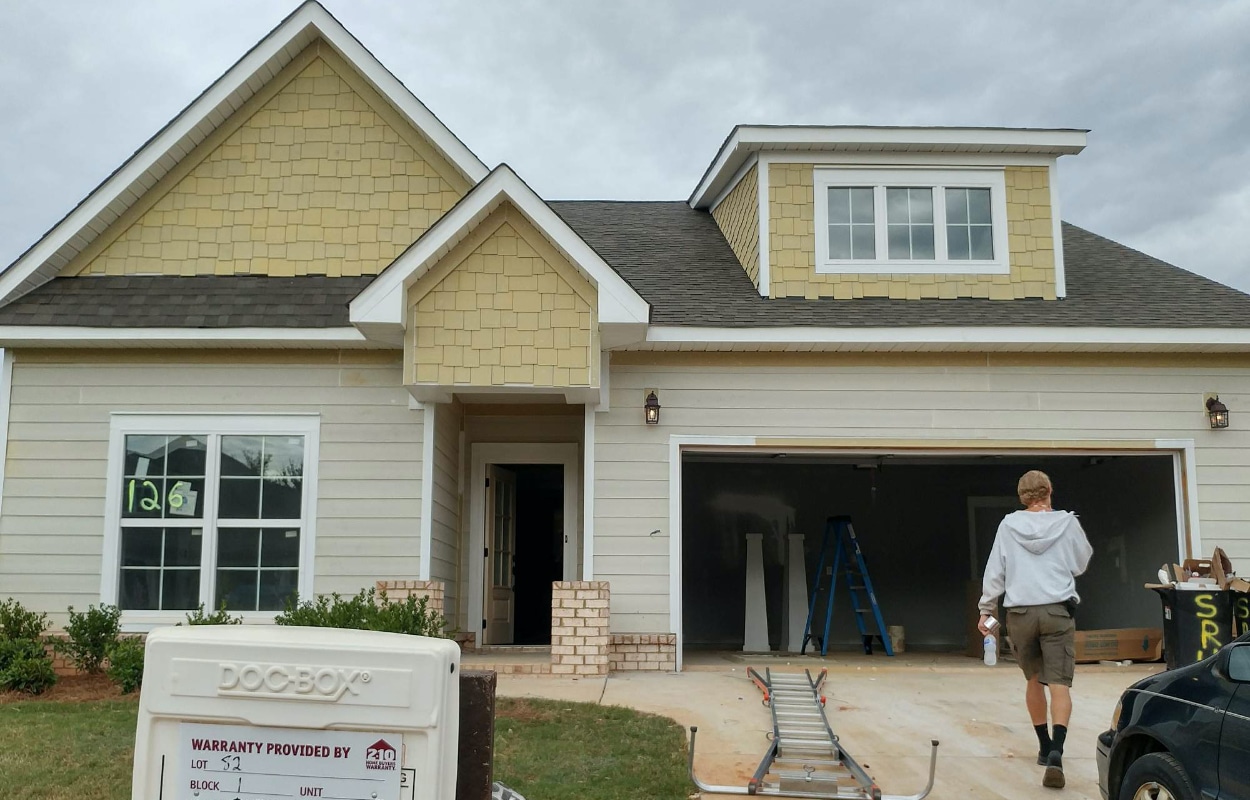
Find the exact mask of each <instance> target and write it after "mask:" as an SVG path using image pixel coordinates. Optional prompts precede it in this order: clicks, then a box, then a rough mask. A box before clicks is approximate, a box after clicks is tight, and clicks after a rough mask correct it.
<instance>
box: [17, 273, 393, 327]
mask: <svg viewBox="0 0 1250 800" xmlns="http://www.w3.org/2000/svg"><path fill="white" fill-rule="evenodd" d="M371 280H372V277H368V276H366V277H360V278H326V277H324V276H319V275H308V276H304V277H299V278H267V277H264V276H253V275H197V276H194V277H180V276H176V275H125V276H111V275H110V276H104V275H101V276H93V277H82V278H56V279H54V280H52V281H50V282H48V283H45V284H44V285H43V286H40V287H39V288H38V289H35V290H34V291H33V292H30V293H29V294H27V295H24V296H22V297H19V298H18V299H16V300H14V301H13V302H11V303H9V304H8V305H6V306H4V307H3V308H0V325H71V326H82V327H92V328H110V327H117V328H253V327H264V328H340V327H346V326H348V325H349V324H350V323H349V321H348V318H347V303H348V302H349V301H350V300H351V299H352V298H353V297H355V296H356V293H357V292H359V291H360V290H361V289H363V288H364V287H365V286H367V285H368V284H369V281H371Z"/></svg>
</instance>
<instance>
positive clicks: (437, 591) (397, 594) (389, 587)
mask: <svg viewBox="0 0 1250 800" xmlns="http://www.w3.org/2000/svg"><path fill="white" fill-rule="evenodd" d="M382 592H386V596H387V597H389V598H390V599H392V600H407V599H408V598H409V597H428V598H430V605H429V608H430V609H431V610H432V611H437V612H438V613H440V614H443V613H445V612H444V608H445V606H444V602H443V601H444V594H445V592H446V587H444V585H443V582H442V581H378V593H379V594H381V593H382Z"/></svg>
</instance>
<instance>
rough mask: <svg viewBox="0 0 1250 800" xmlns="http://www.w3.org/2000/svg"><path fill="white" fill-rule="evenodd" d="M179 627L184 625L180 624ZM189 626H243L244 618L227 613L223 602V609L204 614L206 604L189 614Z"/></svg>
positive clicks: (201, 604)
mask: <svg viewBox="0 0 1250 800" xmlns="http://www.w3.org/2000/svg"><path fill="white" fill-rule="evenodd" d="M178 624H179V625H181V624H182V623H181V622H179V623H178ZM187 624H188V625H242V624H243V617H232V616H230V614H229V612H227V611H226V604H225V603H224V602H223V603H222V604H221V607H220V608H218V609H217V610H216V611H214V612H212V613H211V614H205V613H204V604H203V603H200V607H199V608H197V609H196V610H194V611H192V612H191V613H190V614H187Z"/></svg>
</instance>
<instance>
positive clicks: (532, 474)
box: [507, 464, 564, 645]
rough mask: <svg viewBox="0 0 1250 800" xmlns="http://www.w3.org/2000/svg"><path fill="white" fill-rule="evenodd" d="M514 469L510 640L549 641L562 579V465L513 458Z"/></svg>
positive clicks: (527, 642) (510, 465)
mask: <svg viewBox="0 0 1250 800" xmlns="http://www.w3.org/2000/svg"><path fill="white" fill-rule="evenodd" d="M507 469H509V470H512V471H513V472H515V473H516V550H515V553H516V556H515V567H514V570H513V581H514V583H513V589H514V592H515V600H516V627H515V632H514V634H513V639H512V644H517V645H548V644H551V583H552V581H559V580H563V579H564V467H563V466H561V465H559V464H509V465H507Z"/></svg>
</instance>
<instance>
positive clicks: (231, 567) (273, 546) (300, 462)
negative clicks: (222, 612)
mask: <svg viewBox="0 0 1250 800" xmlns="http://www.w3.org/2000/svg"><path fill="white" fill-rule="evenodd" d="M304 454H305V439H304V437H303V436H292V435H277V436H265V435H260V436H257V435H251V436H243V435H239V436H232V435H224V434H130V435H127V436H126V437H125V466H124V475H123V481H122V497H121V498H120V499H121V504H122V513H121V517H122V527H121V532H120V533H121V537H120V538H121V542H120V550H121V552H120V564H119V569H120V575H119V583H118V598H117V603H118V605H119V606H120V607H121V608H122V609H125V610H134V611H167V610H187V609H193V608H196V607H197V606H198V605H199V604H200V603H204V604H205V605H206V606H209V607H211V608H217V607H220V606H221V605H222V604H224V605H225V606H226V607H227V608H228V609H230V610H237V611H261V610H279V609H281V608H282V607H283V605H284V603H285V602H286V600H287V599H289V598H291V597H293V596H295V594H296V593H297V590H298V583H299V569H300V545H301V540H302V532H303V527H304V512H303V508H304V491H303V489H304V486H303V484H304V460H305V459H304Z"/></svg>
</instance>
